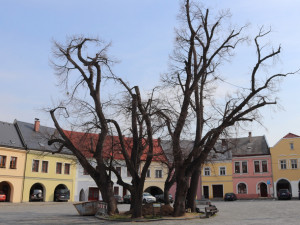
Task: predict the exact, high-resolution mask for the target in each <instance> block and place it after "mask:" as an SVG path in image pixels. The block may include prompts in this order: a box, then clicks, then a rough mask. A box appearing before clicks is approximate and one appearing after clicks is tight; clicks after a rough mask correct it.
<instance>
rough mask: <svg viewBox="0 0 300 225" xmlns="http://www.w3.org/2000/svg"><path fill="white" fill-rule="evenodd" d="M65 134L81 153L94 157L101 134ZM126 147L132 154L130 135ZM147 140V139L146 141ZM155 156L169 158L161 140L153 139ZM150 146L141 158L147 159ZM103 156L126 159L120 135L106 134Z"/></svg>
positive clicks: (161, 159) (155, 159)
mask: <svg viewBox="0 0 300 225" xmlns="http://www.w3.org/2000/svg"><path fill="white" fill-rule="evenodd" d="M64 132H65V134H66V135H67V136H68V137H69V139H70V140H71V141H72V143H73V144H74V145H75V147H76V148H77V149H78V150H79V151H81V153H82V154H83V155H84V156H85V157H87V158H92V157H93V152H94V151H95V150H96V145H97V142H98V138H99V135H98V134H94V133H83V132H75V131H66V130H65V131H64ZM123 141H124V145H125V148H126V149H127V152H128V155H129V156H130V155H131V149H132V145H133V139H132V138H129V137H124V138H123ZM144 142H146V141H144ZM153 146H154V147H153V158H152V161H160V162H166V161H167V158H166V156H165V154H164V151H163V150H162V148H161V146H160V144H159V141H158V140H157V139H153ZM148 150H149V148H148V147H146V148H145V150H144V153H143V155H142V157H141V160H143V161H144V160H146V157H147V152H148ZM102 154H103V157H104V158H110V157H111V156H112V155H113V158H114V159H115V160H124V156H123V154H122V152H121V146H120V143H119V137H118V136H106V139H105V141H104V146H103V153H102Z"/></svg>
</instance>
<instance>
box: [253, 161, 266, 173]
mask: <svg viewBox="0 0 300 225" xmlns="http://www.w3.org/2000/svg"><path fill="white" fill-rule="evenodd" d="M254 172H255V173H267V172H268V162H267V161H266V160H261V161H254Z"/></svg>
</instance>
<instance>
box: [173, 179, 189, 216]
mask: <svg viewBox="0 0 300 225" xmlns="http://www.w3.org/2000/svg"><path fill="white" fill-rule="evenodd" d="M176 181H177V183H176V198H175V204H174V213H173V216H175V217H179V216H184V215H185V200H186V195H187V192H188V188H189V178H186V177H185V176H183V175H182V176H178V177H177V179H176Z"/></svg>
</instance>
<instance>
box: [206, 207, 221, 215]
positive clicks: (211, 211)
mask: <svg viewBox="0 0 300 225" xmlns="http://www.w3.org/2000/svg"><path fill="white" fill-rule="evenodd" d="M217 212H219V210H218V209H217V207H216V206H215V205H210V206H208V207H205V217H206V218H209V217H210V216H213V215H215V214H216V213H217Z"/></svg>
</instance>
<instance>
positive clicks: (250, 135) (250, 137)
mask: <svg viewBox="0 0 300 225" xmlns="http://www.w3.org/2000/svg"><path fill="white" fill-rule="evenodd" d="M251 141H252V133H251V132H249V142H251Z"/></svg>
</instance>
